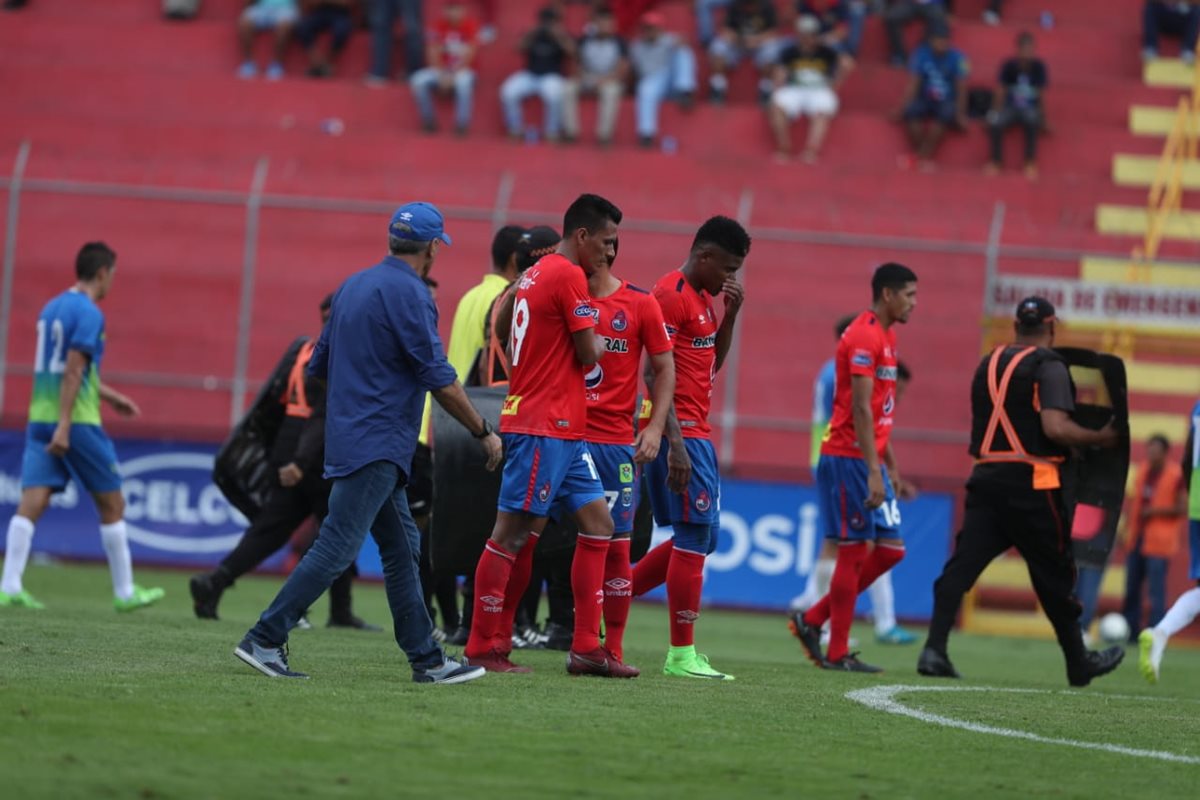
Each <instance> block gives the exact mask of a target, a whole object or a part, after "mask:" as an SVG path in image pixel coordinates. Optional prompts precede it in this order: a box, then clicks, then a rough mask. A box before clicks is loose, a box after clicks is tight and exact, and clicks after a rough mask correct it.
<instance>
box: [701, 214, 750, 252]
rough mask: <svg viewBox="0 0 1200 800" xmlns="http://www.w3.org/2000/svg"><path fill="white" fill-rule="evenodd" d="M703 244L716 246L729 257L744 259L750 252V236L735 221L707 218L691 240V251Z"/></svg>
mask: <svg viewBox="0 0 1200 800" xmlns="http://www.w3.org/2000/svg"><path fill="white" fill-rule="evenodd" d="M704 244H712V245H716V246H717V247H719V248H721V249H722V250H724V251H725V252H726V253H729V254H730V255H733V256H738V257H739V258H745V257H746V254H747V253H749V252H750V234H748V233H746V229H745V228H743V227H742V224H741V223H740V222H738V221H737V220H736V219H731V218H729V217H721V216H716V217H709V218H708V219H707V220H705V222H704V224H703V225H701V226H700V230H698V231H696V238H695V239H692V250H695V249H696V248H697V247H699V246H700V245H704Z"/></svg>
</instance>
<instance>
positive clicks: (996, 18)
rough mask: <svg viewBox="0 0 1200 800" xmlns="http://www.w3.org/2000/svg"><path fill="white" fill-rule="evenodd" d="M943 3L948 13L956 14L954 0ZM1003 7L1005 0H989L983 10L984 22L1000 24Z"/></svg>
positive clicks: (994, 24)
mask: <svg viewBox="0 0 1200 800" xmlns="http://www.w3.org/2000/svg"><path fill="white" fill-rule="evenodd" d="M943 5H944V6H945V7H946V14H948V15H953V14H954V0H943ZM1003 7H1004V0H987V8H986V9H984V12H983V21H984V23H985V24H987V25H991V26H993V27H995V26H996V25H999V24H1000V12H1001V11H1002V9H1003Z"/></svg>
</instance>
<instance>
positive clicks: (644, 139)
mask: <svg viewBox="0 0 1200 800" xmlns="http://www.w3.org/2000/svg"><path fill="white" fill-rule="evenodd" d="M638 146H639V147H641V148H642V149H644V150H649V149H650V148H651V147H654V137H653V136H639V137H638Z"/></svg>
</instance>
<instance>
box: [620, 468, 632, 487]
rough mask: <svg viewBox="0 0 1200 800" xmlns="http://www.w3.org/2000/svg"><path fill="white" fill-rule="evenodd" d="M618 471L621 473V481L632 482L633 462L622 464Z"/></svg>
mask: <svg viewBox="0 0 1200 800" xmlns="http://www.w3.org/2000/svg"><path fill="white" fill-rule="evenodd" d="M618 471H619V472H620V474H621V483H633V464H622V465H621V466H620V468H619V470H618Z"/></svg>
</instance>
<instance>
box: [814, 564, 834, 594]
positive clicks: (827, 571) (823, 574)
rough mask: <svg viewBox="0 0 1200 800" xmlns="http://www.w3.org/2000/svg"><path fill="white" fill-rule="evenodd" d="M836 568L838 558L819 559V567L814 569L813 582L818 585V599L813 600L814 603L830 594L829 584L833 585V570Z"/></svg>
mask: <svg viewBox="0 0 1200 800" xmlns="http://www.w3.org/2000/svg"><path fill="white" fill-rule="evenodd" d="M836 566H837V559H836V558H818V559H817V566H816V567H815V568H814V569H813V576H812V580H813V581H814V582H815V583H816V599H815V600H813V602H814V603H815V602H817V600H820V599H821V598H822V597H824V596H825V595H827V594H829V584H831V583H833V570H834V567H836Z"/></svg>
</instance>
